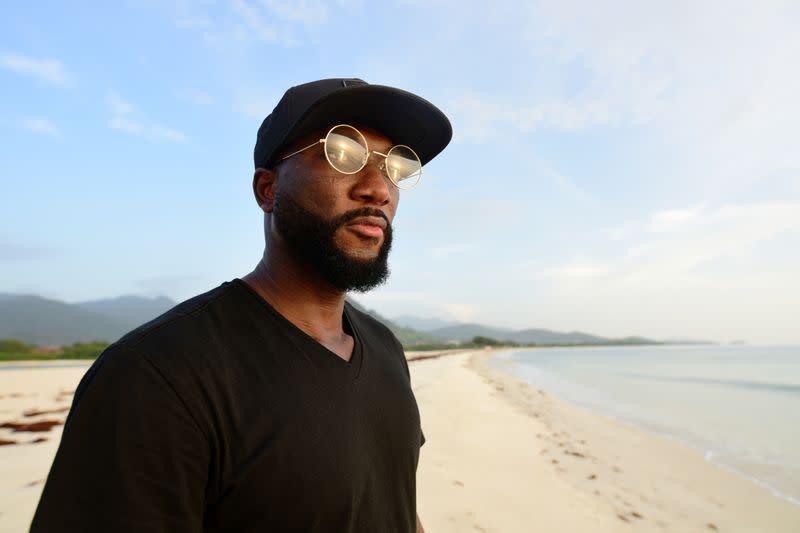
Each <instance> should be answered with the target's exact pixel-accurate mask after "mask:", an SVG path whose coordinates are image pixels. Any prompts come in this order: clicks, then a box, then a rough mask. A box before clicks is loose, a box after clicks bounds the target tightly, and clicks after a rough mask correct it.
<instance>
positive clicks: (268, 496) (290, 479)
mask: <svg viewBox="0 0 800 533" xmlns="http://www.w3.org/2000/svg"><path fill="white" fill-rule="evenodd" d="M451 135H452V130H451V127H450V123H449V121H448V120H447V118H446V117H445V116H444V114H443V113H442V112H441V111H440V110H439V109H437V108H436V107H435V106H433V105H432V104H430V103H429V102H427V101H426V100H423V99H422V98H420V97H418V96H416V95H413V94H411V93H408V92H405V91H401V90H399V89H394V88H390V87H384V86H378V85H369V84H367V83H365V82H363V81H361V80H357V79H333V80H320V81H316V82H312V83H308V84H304V85H300V86H297V87H293V88H291V89H289V90H288V91H287V92H286V94H285V95H284V96H283V98H282V99H281V101H280V102H279V103H278V105H277V106H276V107H275V109H274V110H273V112H272V114H270V116H268V117H267V118H266V119H265V120H264V122H263V124H262V125H261V128H260V129H259V131H258V136H257V141H256V146H255V152H254V158H255V166H256V170H255V174H254V178H253V192H254V194H255V198H256V200H257V202H258V205H259V206H260V208H261V210H262V211H263V212H264V235H265V249H264V253H263V256H262V259H261V261H260V262H259V263H258V265H257V266H256V268H255V269H254V270H253V271H252V272H250V273H249V274H247V275H245V276H243V277H242V278H241V279H239V278H236V279H233V280H232V281H229V282H226V283H223V284H222V285H221V286H219V287H217V288H215V289H212V290H211V291H209V292H206V293H204V294H201V295H198V296H196V297H194V298H191V299H190V300H187V301H185V302H183V303H181V304H179V305H177V306H176V307H174V308H173V309H171V310H170V311H168V312H167V313H165V314H164V315H162V316H160V317H158V318H156V319H155V320H153V321H151V322H149V323H147V324H144V325H143V326H141V327H139V328H137V329H135V330H134V331H132V332H130V333H128V334H127V335H125V336H124V337H122V338H121V339H120V340H119V341H117V342H116V343H114V344H113V345H111V346H110V347H109V348H108V349H107V350H106V351H105V352H104V353H103V354H102V355H101V356H100V357H99V358H98V360H97V361H96V362H95V363H94V364H93V365H92V367H91V368H90V369H89V371H88V372H87V374H86V375H85V376H84V378H83V380H82V381H81V383H80V385H79V387H78V389H77V390H76V392H75V398H74V400H73V405H72V409H71V411H70V414H69V417H68V419H67V422H66V425H65V428H64V434H63V436H62V440H61V444H60V446H59V449H58V453H57V454H56V457H55V460H54V462H53V466H52V468H51V470H50V474H49V476H48V478H47V482H46V484H45V487H44V490H43V493H42V497H41V500H40V502H39V506H38V508H37V510H36V514H35V516H34V519H33V523H32V525H31V530H32V531H34V532H39V531H82V532H83V531H92V532H94V531H98V532H100V531H103V532H115V533H116V532H127V531H147V532H161V531H163V532H171V533H174V532H182V531H253V532H256V531H258V532H266V531H271V532H282V531H302V532H395V531H396V532H411V531H414V530H416V531H422V526H421V524H420V521H419V517H417V516H416V496H415V495H416V485H415V474H416V467H417V462H418V459H419V449H420V446H421V445H422V443H423V442H424V436H423V435H422V430H421V426H420V420H419V412H418V410H417V405H416V402H415V400H414V395H413V393H412V391H411V387H410V382H409V374H408V366H407V363H406V360H405V357H404V355H403V350H402V347H401V346H400V343H399V342H398V341H397V339H396V338H395V337H394V336H393V335H392V334H391V333H390V332H389V330H388V329H387V328H386V327H385V326H383V325H382V324H380V323H379V322H377V321H376V320H374V319H372V318H371V317H369V316H368V315H366V314H364V313H361V312H359V311H357V310H356V309H354V308H353V307H352V306H351V305H349V304H348V303H347V302H346V301H345V295H346V293H347V291H349V290H358V291H365V290H368V289H370V288H372V287H374V286H376V285H377V284H379V283H381V282H382V281H384V280H385V279H386V277H387V275H388V268H387V257H388V253H389V249H390V246H391V240H392V226H391V222H392V219H393V218H394V215H395V212H396V209H397V204H398V200H399V189H401V188H406V187H408V186H409V185H413V184H414V183H416V181H417V180H418V179H419V177H420V175H421V173H422V165H424V164H425V163H427V162H428V161H430V160H431V159H432V158H433V157H435V156H436V155H437V154H438V153H439V152H440V151H441V150H443V149H444V148H445V146H446V145H447V144H448V142H449V141H450V138H451Z"/></svg>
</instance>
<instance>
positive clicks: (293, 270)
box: [242, 253, 354, 361]
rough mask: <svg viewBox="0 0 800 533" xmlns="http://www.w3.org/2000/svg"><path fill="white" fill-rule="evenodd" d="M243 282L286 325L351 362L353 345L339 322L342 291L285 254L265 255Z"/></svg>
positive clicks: (340, 318)
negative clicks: (292, 325)
mask: <svg viewBox="0 0 800 533" xmlns="http://www.w3.org/2000/svg"><path fill="white" fill-rule="evenodd" d="M242 280H243V281H245V282H246V283H247V284H248V285H249V286H250V287H252V288H253V289H254V290H255V291H256V292H257V293H258V294H259V295H260V296H261V297H262V298H264V300H266V301H267V303H269V304H270V305H271V306H272V307H273V308H274V309H275V310H276V311H278V312H279V313H280V314H281V315H283V317H285V318H286V319H287V320H289V322H291V323H292V324H294V325H295V326H297V327H298V328H300V329H301V330H302V331H304V332H305V333H306V334H307V335H309V336H310V337H312V338H313V339H315V340H316V341H317V342H319V343H320V344H322V345H323V346H325V347H326V348H327V349H329V350H331V351H332V352H334V353H336V354H337V355H339V357H341V358H342V359H344V360H346V361H349V360H350V354H351V353H352V349H353V345H354V342H353V338H352V337H351V336H350V335H348V334H347V333H346V332H345V331H344V327H343V323H342V314H343V312H344V301H345V296H346V293H345V292H344V291H341V290H339V289H337V288H335V287H333V286H332V285H331V284H330V283H328V282H327V281H325V280H323V279H321V278H320V277H319V275H318V274H317V273H316V272H315V271H313V270H312V269H310V268H308V266H307V265H304V264H300V263H298V261H296V260H294V259H293V258H292V257H290V256H288V255H286V254H274V253H273V254H268V253H265V254H264V256H263V257H262V259H261V261H259V263H258V265H256V268H255V269H254V270H253V271H252V272H250V273H249V274H247V275H245V276H242Z"/></svg>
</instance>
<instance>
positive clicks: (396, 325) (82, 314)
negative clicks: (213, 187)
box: [0, 293, 658, 347]
mask: <svg viewBox="0 0 800 533" xmlns="http://www.w3.org/2000/svg"><path fill="white" fill-rule="evenodd" d="M350 303H351V304H352V305H353V306H355V307H356V308H358V309H360V310H362V311H364V312H366V313H368V314H370V315H372V316H373V317H375V318H376V319H377V320H380V321H381V322H383V323H384V324H386V326H387V327H389V329H391V330H392V331H393V332H394V334H395V335H396V336H397V337H398V339H400V341H401V342H402V343H403V345H404V346H407V347H414V346H420V345H425V344H443V343H453V344H455V343H459V342H464V341H470V340H472V339H473V338H474V337H476V336H482V337H489V338H492V339H496V340H500V341H510V342H515V343H519V344H531V343H532V344H573V345H575V344H656V343H658V341H653V340H650V339H645V338H642V337H626V338H622V339H609V338H605V337H600V336H597V335H591V334H588V333H582V332H578V331H573V332H568V333H560V332H556V331H550V330H547V329H524V330H512V329H504V328H497V327H490V326H486V325H482V324H463V323H458V322H449V321H444V320H441V319H438V318H421V317H415V316H410V315H405V316H399V317H396V318H394V319H389V318H386V317H384V316H382V315H381V314H380V313H378V312H376V311H374V310H369V309H366V308H364V307H363V306H361V305H360V304H358V302H355V301H354V300H352V299H351V300H350ZM174 305H175V302H174V301H172V300H170V299H169V298H167V297H164V296H160V297H156V298H145V297H141V296H120V297H117V298H110V299H101V300H92V301H86V302H79V303H66V302H61V301H58V300H52V299H48V298H43V297H41V296H37V295H27V294H9V293H0V338H14V339H19V340H22V341H24V342H26V343H29V344H36V345H68V344H72V343H74V342H88V341H92V340H103V341H108V342H112V341H114V340H116V339H118V338H119V337H121V336H122V335H123V334H125V333H127V332H128V331H130V330H132V329H134V328H136V327H137V326H139V325H141V324H143V323H145V322H147V321H149V320H151V319H153V318H155V317H156V316H158V315H160V314H161V313H163V312H165V311H167V310H168V309H170V308H171V307H173V306H174Z"/></svg>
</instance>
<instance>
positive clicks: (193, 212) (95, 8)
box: [0, 0, 800, 344]
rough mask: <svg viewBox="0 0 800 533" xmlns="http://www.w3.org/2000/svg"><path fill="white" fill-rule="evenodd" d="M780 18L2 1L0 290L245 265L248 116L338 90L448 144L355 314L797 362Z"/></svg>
mask: <svg viewBox="0 0 800 533" xmlns="http://www.w3.org/2000/svg"><path fill="white" fill-rule="evenodd" d="M798 25H800V4H798V3H797V2H779V1H766V2H738V1H719V2H717V1H704V2H694V1H657V0H656V1H653V2H626V1H607V2H588V1H584V2H577V1H569V0H554V1H551V0H542V1H538V0H533V1H524V2H523V1H519V2H511V1H506V0H495V1H493V2H491V3H489V4H487V3H486V2H474V1H472V0H457V1H451V0H425V1H422V0H398V1H386V2H365V1H359V0H332V1H328V2H322V1H315V0H295V1H285V2H283V1H279V0H231V1H204V0H194V1H193V0H185V1H174V2H167V1H156V0H152V1H150V0H129V1H120V2H114V3H111V2H102V3H99V2H69V3H64V2H48V1H42V2H21V1H16V2H13V1H12V2H3V4H2V6H0V88H2V89H1V90H2V95H3V98H1V99H0V136H1V138H2V143H0V202H1V205H2V209H0V292H15V293H34V294H39V295H42V296H45V297H49V298H55V299H59V300H63V301H67V302H77V301H84V300H92V299H99V298H107V297H115V296H119V295H123V294H138V295H143V296H155V295H162V294H163V295H166V296H169V297H170V298H172V299H174V300H176V301H180V300H183V299H186V298H189V297H191V296H193V295H196V294H198V293H201V292H205V291H206V290H209V289H211V288H213V287H215V286H217V285H219V284H220V283H222V282H224V281H227V280H230V279H233V278H234V277H240V276H242V275H244V274H246V273H247V272H249V271H250V270H251V269H252V268H253V267H254V266H255V264H256V263H257V261H258V260H259V258H260V256H261V253H262V249H263V235H262V217H261V211H260V210H259V208H258V206H257V205H256V203H255V200H254V199H253V196H252V189H251V180H252V172H253V162H252V150H253V144H254V142H255V134H256V130H257V129H258V126H259V125H260V123H261V121H262V120H263V118H264V117H265V116H266V115H267V114H268V113H269V112H270V111H271V110H272V108H273V107H274V106H275V104H276V103H277V101H278V100H279V99H280V97H281V95H282V94H283V92H284V91H285V90H286V89H287V88H289V87H290V86H292V85H296V84H300V83H304V82H307V81H311V80H314V79H321V78H329V77H348V78H349V77H359V78H362V79H364V80H366V81H368V82H370V83H377V84H383V85H391V86H396V87H400V88H403V89H406V90H409V91H412V92H414V93H416V94H419V95H420V96H422V97H424V98H426V99H428V100H430V101H431V102H433V103H434V104H436V105H437V106H438V107H440V108H441V109H442V110H443V111H444V112H445V113H446V114H447V115H448V117H449V118H450V120H451V122H452V124H453V130H454V135H453V140H452V142H451V144H450V146H449V147H448V148H447V149H446V150H445V151H444V152H443V153H442V154H441V155H440V156H438V157H437V158H436V159H434V160H433V161H432V162H431V163H429V164H428V165H426V168H425V174H424V176H423V179H422V182H421V183H420V185H418V186H417V187H416V188H415V189H413V190H411V191H404V192H403V193H402V195H401V200H400V206H399V210H398V215H397V217H396V218H395V223H394V225H395V243H394V247H393V251H392V256H391V258H390V267H391V270H392V275H391V278H390V280H389V281H388V283H386V284H385V285H384V286H382V287H380V288H378V289H375V290H373V291H371V292H369V293H366V294H356V295H354V298H355V299H356V300H357V301H359V302H360V303H362V304H364V305H366V306H367V307H370V308H373V309H375V310H377V311H378V312H380V313H381V314H383V315H384V316H389V317H394V316H398V315H404V314H411V315H416V316H423V317H437V318H440V319H446V320H456V321H463V322H478V323H483V324H487V325H493V326H501V327H508V328H515V329H522V328H529V327H539V328H549V329H554V330H558V331H574V330H579V331H585V332H590V333H594V334H598V335H606V336H626V335H643V336H647V337H651V338H657V339H671V338H695V339H698V338H699V339H708V340H713V341H719V342H729V341H733V340H747V341H749V342H752V343H764V344H791V343H794V344H800V142H798V139H800V136H798V131H797V129H798V126H800V97H798V95H800V69H798V67H797V65H798V63H797V61H798V60H797V58H798V57H800V32H798V31H796V30H797V27H798ZM401 30H402V31H401Z"/></svg>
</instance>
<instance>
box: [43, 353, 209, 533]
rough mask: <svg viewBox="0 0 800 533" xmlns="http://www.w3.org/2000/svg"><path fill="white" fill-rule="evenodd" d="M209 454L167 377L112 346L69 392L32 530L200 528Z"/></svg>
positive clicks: (140, 357) (138, 356) (147, 362)
mask: <svg viewBox="0 0 800 533" xmlns="http://www.w3.org/2000/svg"><path fill="white" fill-rule="evenodd" d="M210 457H211V446H210V444H209V439H208V438H207V437H206V435H204V433H203V431H201V429H200V426H199V425H198V424H197V422H196V420H195V419H194V418H193V417H192V416H191V414H190V412H189V410H188V408H187V406H186V405H185V404H184V403H183V401H182V399H181V398H180V397H179V396H178V394H177V393H176V392H175V390H174V389H173V388H172V387H171V386H170V383H169V382H168V381H167V379H165V377H164V376H163V375H162V374H161V373H160V372H159V370H158V369H157V368H156V367H155V366H154V365H153V364H152V362H151V361H150V360H149V359H148V358H147V357H146V356H145V355H143V354H139V353H136V352H133V351H131V350H130V349H128V348H125V347H122V346H119V345H114V346H112V347H110V348H109V349H107V350H106V352H104V353H103V354H102V355H101V357H100V358H99V359H98V360H97V361H96V362H95V364H94V365H93V366H92V367H91V368H90V369H89V371H88V372H87V373H86V375H85V376H84V377H83V379H82V380H81V383H80V385H79V387H78V389H77V390H76V392H75V398H74V400H73V404H72V408H71V410H70V413H69V417H68V419H67V423H66V426H65V427H64V433H63V435H62V437H61V443H60V445H59V448H58V452H57V453H56V456H55V459H54V461H53V465H52V467H51V469H50V473H49V475H48V477H47V481H46V483H45V486H44V489H43V492H42V496H41V499H40V501H39V505H38V507H37V509H36V513H35V515H34V518H33V522H32V524H31V532H33V533H37V532H44V531H47V532H60V531H64V532H66V531H84V532H95V531H97V532H101V531H102V532H108V531H114V532H120V533H122V532H128V531H148V532H184V531H187V532H188V531H193V532H194V531H202V528H203V526H202V522H203V508H204V498H205V487H206V482H207V477H208V471H209V467H208V465H209V462H210Z"/></svg>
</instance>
